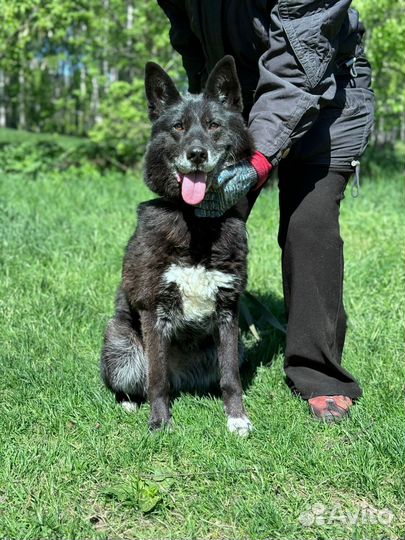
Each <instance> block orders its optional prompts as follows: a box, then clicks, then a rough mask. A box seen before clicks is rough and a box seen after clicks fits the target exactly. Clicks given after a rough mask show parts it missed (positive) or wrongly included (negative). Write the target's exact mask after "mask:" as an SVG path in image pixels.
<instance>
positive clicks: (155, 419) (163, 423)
mask: <svg viewBox="0 0 405 540" xmlns="http://www.w3.org/2000/svg"><path fill="white" fill-rule="evenodd" d="M172 427H173V422H172V419H171V418H170V417H163V416H151V417H150V418H149V429H150V430H151V431H156V430H158V429H163V428H166V429H169V430H170V429H171V428H172Z"/></svg>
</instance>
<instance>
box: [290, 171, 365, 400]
mask: <svg viewBox="0 0 405 540" xmlns="http://www.w3.org/2000/svg"><path fill="white" fill-rule="evenodd" d="M348 177H349V173H341V172H333V171H330V170H329V169H328V167H324V166H319V165H317V166H316V165H308V164H304V163H293V164H291V163H288V162H285V163H282V164H281V165H280V167H279V180H280V182H279V193H280V228H279V244H280V247H281V249H282V274H283V287H284V298H285V303H286V309H287V313H288V330H287V341H286V352H285V366H284V369H285V373H286V375H287V380H288V382H289V384H290V386H291V387H292V388H293V389H294V391H296V392H297V393H298V394H300V395H301V396H302V397H303V398H304V399H309V398H311V397H315V396H319V395H338V394H341V395H345V396H348V397H351V398H358V397H360V396H361V393H362V392H361V389H360V386H359V384H358V383H357V381H356V380H355V379H354V378H353V376H352V375H351V374H350V373H349V372H348V371H347V370H345V369H344V368H343V367H342V366H341V359H342V351H343V346H344V340H345V334H346V314H345V311H344V307H343V241H342V239H341V237H340V231H339V210H340V201H341V200H342V199H343V197H344V195H343V194H344V190H345V187H346V184H347V181H348Z"/></svg>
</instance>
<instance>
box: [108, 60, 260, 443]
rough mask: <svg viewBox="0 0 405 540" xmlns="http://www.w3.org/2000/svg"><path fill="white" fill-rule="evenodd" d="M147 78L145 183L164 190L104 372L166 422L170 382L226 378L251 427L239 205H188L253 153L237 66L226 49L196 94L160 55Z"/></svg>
mask: <svg viewBox="0 0 405 540" xmlns="http://www.w3.org/2000/svg"><path fill="white" fill-rule="evenodd" d="M145 85H146V95H147V98H148V102H149V117H150V119H151V120H152V122H153V127H152V137H151V141H150V143H149V146H148V149H147V154H146V165H145V181H146V183H147V185H148V186H149V187H150V188H151V189H152V190H153V191H154V192H155V193H157V194H158V195H159V196H160V197H161V198H159V199H155V200H152V201H149V202H146V203H142V204H141V205H140V206H139V209H138V225H137V229H136V231H135V234H134V235H133V236H132V238H131V239H130V241H129V243H128V247H127V250H126V254H125V258H124V263H123V277H122V284H121V287H120V289H119V291H118V296H117V304H116V314H115V317H114V318H113V319H112V320H111V321H110V322H109V324H108V327H107V331H106V336H105V343H104V348H103V352H102V358H101V373H102V377H103V379H104V381H105V384H106V385H107V386H108V388H110V389H111V390H112V391H113V392H114V393H115V394H116V396H117V400H118V401H122V405H123V406H124V407H125V408H126V409H127V410H129V409H132V408H136V404H137V403H139V402H140V401H144V400H145V399H146V397H148V399H149V401H150V406H151V415H150V426H151V427H152V428H157V427H160V426H163V425H165V424H167V423H169V422H170V407H169V400H170V395H173V393H174V392H178V391H181V390H189V391H191V390H197V389H199V390H203V389H207V388H208V387H209V386H210V385H211V384H213V383H215V382H218V381H219V383H220V387H221V390H222V394H223V399H224V404H225V410H226V413H227V415H228V429H229V430H230V431H235V432H237V433H239V434H240V435H246V434H247V433H248V432H249V431H250V430H251V427H252V426H251V423H250V421H249V419H248V417H247V415H246V412H245V409H244V406H243V403H242V388H241V383H240V377H239V363H240V361H241V358H242V354H241V352H242V351H241V347H240V346H239V345H238V303H239V298H240V295H241V294H242V292H243V290H244V288H245V286H246V279H247V264H246V258H247V239H246V230H245V223H244V220H243V218H242V216H241V212H240V211H239V209H238V207H237V206H236V207H233V208H232V209H231V210H229V211H227V212H226V213H225V214H224V215H223V216H222V217H220V218H198V217H196V216H195V213H194V206H193V205H197V204H199V203H200V202H201V201H202V200H203V199H204V195H205V192H206V190H207V189H209V188H210V185H211V184H212V182H214V181H215V178H216V177H217V175H218V173H219V171H220V170H222V169H223V168H224V167H226V166H229V165H232V164H234V163H236V162H238V161H240V160H242V159H249V158H250V157H251V155H252V153H253V144H252V140H251V138H250V136H249V133H248V131H247V129H246V127H245V124H244V122H243V119H242V117H241V114H240V112H241V109H242V98H241V92H240V86H239V82H238V79H237V75H236V69H235V64H234V61H233V59H232V57H229V56H228V57H225V58H223V59H222V60H221V61H220V62H219V63H218V64H217V65H216V67H215V68H214V69H213V71H212V73H211V75H210V77H209V79H208V81H207V84H206V88H205V91H204V93H203V94H201V95H199V96H191V95H190V96H186V97H181V96H180V94H179V92H178V91H177V89H176V87H175V86H174V84H173V82H172V80H171V79H170V77H169V76H168V75H167V74H166V73H165V71H163V69H162V68H161V67H159V66H158V65H157V64H153V63H148V64H147V66H146V77H145Z"/></svg>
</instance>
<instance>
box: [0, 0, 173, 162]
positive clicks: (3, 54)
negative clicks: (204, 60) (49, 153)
mask: <svg viewBox="0 0 405 540" xmlns="http://www.w3.org/2000/svg"><path fill="white" fill-rule="evenodd" d="M150 59H155V60H158V61H159V62H160V63H162V64H163V65H164V66H165V67H169V68H170V67H171V66H173V64H175V65H176V66H177V68H176V72H177V71H178V65H179V61H178V59H177V57H176V55H175V53H174V52H173V51H172V49H171V47H170V46H169V37H168V23H167V20H166V18H165V16H164V14H163V12H162V11H161V9H160V8H159V6H158V4H157V2H135V1H134V0H127V1H124V2H123V1H121V0H85V1H80V2H79V1H78V0H63V1H60V0H49V1H47V2H43V1H42V0H23V1H21V0H0V125H1V123H2V122H3V126H4V125H7V126H8V127H17V128H27V129H30V130H33V131H37V130H39V131H56V132H59V133H67V134H75V135H86V134H88V133H89V132H90V131H91V136H92V138H93V140H97V141H98V142H100V143H101V144H102V147H103V150H104V151H105V150H109V151H111V153H112V157H114V156H115V157H120V158H121V157H122V158H123V159H124V161H128V160H130V159H131V158H132V157H133V156H134V155H135V156H138V155H139V153H140V148H141V147H142V145H143V144H144V141H145V135H142V134H141V130H143V131H144V126H143V125H142V123H143V119H144V109H145V104H144V97H143V88H142V81H143V72H144V65H145V63H146V61H148V60H150ZM129 92H134V96H132V97H131V96H130V95H129ZM121 100H122V103H121ZM132 122H134V125H132ZM92 128H93V129H92ZM128 128H129V133H128ZM132 135H133V136H134V137H135V138H134V140H133V142H132V144H131V143H130V141H129V137H130V136H132ZM134 147H135V153H134Z"/></svg>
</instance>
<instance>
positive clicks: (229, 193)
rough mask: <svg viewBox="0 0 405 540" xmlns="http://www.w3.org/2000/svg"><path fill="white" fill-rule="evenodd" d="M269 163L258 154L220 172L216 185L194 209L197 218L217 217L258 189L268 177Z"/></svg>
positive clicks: (270, 167) (270, 168)
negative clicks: (251, 191)
mask: <svg viewBox="0 0 405 540" xmlns="http://www.w3.org/2000/svg"><path fill="white" fill-rule="evenodd" d="M271 170H272V165H271V163H270V162H269V161H268V160H267V158H266V157H265V156H264V155H263V154H261V153H260V152H255V153H254V154H253V156H252V158H251V160H250V161H241V162H239V163H237V164H236V165H233V166H232V167H228V168H226V169H224V170H223V171H221V173H220V174H219V176H218V180H217V184H216V185H215V186H213V187H212V188H211V189H210V190H209V191H208V192H207V193H206V195H205V197H204V200H203V201H202V202H201V203H200V204H199V205H198V206H196V208H195V215H196V216H197V217H219V216H222V215H223V214H224V213H225V212H226V211H227V210H229V208H232V206H234V205H235V204H236V203H237V202H238V201H239V200H240V199H241V198H242V197H243V196H244V195H246V194H247V193H248V192H249V191H250V189H252V188H253V187H254V188H255V189H259V188H260V187H261V186H262V185H263V184H264V183H265V182H266V180H267V178H268V177H269V174H270V172H271Z"/></svg>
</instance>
